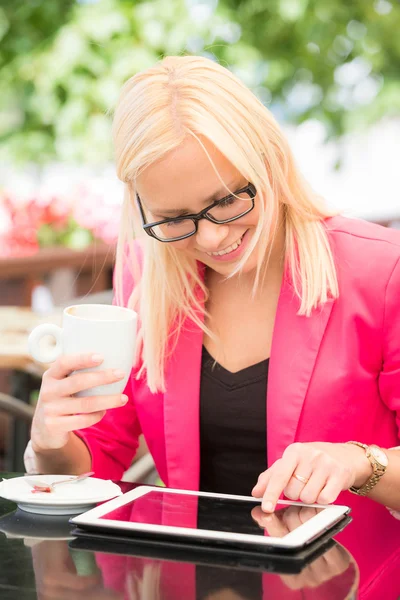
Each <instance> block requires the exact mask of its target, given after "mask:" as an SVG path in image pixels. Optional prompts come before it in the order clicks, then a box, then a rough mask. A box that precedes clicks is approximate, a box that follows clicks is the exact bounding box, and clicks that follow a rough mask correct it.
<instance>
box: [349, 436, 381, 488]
mask: <svg viewBox="0 0 400 600" xmlns="http://www.w3.org/2000/svg"><path fill="white" fill-rule="evenodd" d="M347 443H348V444H354V445H355V446H359V447H360V448H363V449H364V450H365V453H366V455H367V458H368V460H369V462H370V463H371V467H372V469H373V472H372V475H371V477H370V478H369V479H367V481H366V482H365V483H364V484H363V485H362V486H361V487H359V488H357V487H355V486H354V485H352V486H351V487H350V488H349V491H350V492H352V493H353V494H357V495H358V496H366V495H367V494H369V492H370V491H371V490H372V489H373V488H374V487H375V486H376V484H377V483H378V481H379V480H380V478H381V477H382V475H384V474H385V471H386V468H381V467H379V466H378V465H377V463H376V462H375V461H374V460H373V459H371V456H370V455H369V453H368V448H369V446H368V445H367V444H362V443H361V442H356V441H353V440H352V441H349V442H347Z"/></svg>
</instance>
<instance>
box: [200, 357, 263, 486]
mask: <svg viewBox="0 0 400 600" xmlns="http://www.w3.org/2000/svg"><path fill="white" fill-rule="evenodd" d="M268 364H269V359H266V360H264V361H262V362H260V363H257V364H255V365H252V366H251V367H247V368H246V369H242V370H241V371H238V372H237V373H231V372H230V371H228V370H227V369H225V368H224V367H222V366H221V365H220V364H218V363H216V362H215V360H214V358H213V357H212V356H211V355H210V354H209V353H208V351H207V350H206V348H205V347H203V355H202V367H201V382H200V490H202V491H205V492H217V493H222V494H240V495H250V494H251V490H252V488H253V487H254V486H255V484H256V483H257V478H258V476H259V475H260V473H262V471H265V469H266V468H267V435H266V421H267V415H266V395H267V380H268Z"/></svg>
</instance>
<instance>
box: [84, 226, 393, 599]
mask: <svg viewBox="0 0 400 600" xmlns="http://www.w3.org/2000/svg"><path fill="white" fill-rule="evenodd" d="M326 227H327V230H328V234H329V239H330V242H331V245H332V249H333V253H334V256H335V261H336V265H337V272H338V278H339V287H340V297H339V298H338V299H337V300H336V301H330V302H327V303H326V304H325V305H324V306H323V307H322V308H320V309H318V310H315V311H314V312H313V314H312V315H311V316H310V317H300V316H298V315H297V311H298V306H299V302H298V299H297V298H296V297H295V295H294V293H293V288H292V285H291V281H290V279H289V278H288V277H285V278H284V281H283V284H282V288H281V293H280V298H279V303H278V309H277V315H276V320H275V326H274V333H273V341H272V349H271V358H270V365H269V375H268V392H267V398H266V402H267V423H266V429H267V448H268V451H267V454H268V464H269V465H271V464H272V463H273V462H274V461H275V460H276V459H278V458H279V457H280V456H281V455H282V453H283V451H284V450H285V448H286V447H287V446H288V445H289V444H291V443H293V442H296V441H297V442H308V441H317V440H318V441H328V442H345V441H348V440H359V441H362V442H365V443H376V444H379V445H381V446H382V447H386V448H389V447H392V446H397V445H399V426H400V232H398V231H395V230H390V229H385V228H382V227H379V226H377V225H373V224H370V223H367V222H363V221H359V220H352V219H347V218H343V217H335V218H332V219H328V220H327V221H326ZM138 252H140V248H139V247H138ZM128 284H129V285H131V286H133V285H134V282H133V281H128ZM202 337H203V334H202V332H201V330H199V329H198V328H197V327H196V326H194V325H193V323H187V324H186V326H185V328H184V330H183V331H182V334H181V336H180V339H179V342H178V345H177V347H176V350H175V352H174V354H173V356H172V358H171V359H170V361H169V363H168V364H167V367H166V385H167V391H166V392H165V394H162V393H157V394H151V393H150V391H149V390H148V388H147V386H146V384H145V382H144V381H138V380H136V379H135V373H136V372H137V366H136V367H135V368H134V370H133V371H132V376H131V378H130V380H129V382H128V385H127V387H126V393H127V394H128V395H129V402H128V403H127V405H126V406H125V407H123V408H117V409H114V410H110V411H108V412H107V414H106V416H105V417H104V418H103V420H102V421H101V422H100V423H99V424H97V425H96V426H93V427H91V428H89V429H86V430H81V431H80V432H77V433H78V435H80V436H81V437H82V438H83V439H84V440H85V442H86V444H87V445H88V447H89V449H90V452H91V454H92V458H93V469H94V471H95V472H96V475H97V476H99V477H103V478H111V479H115V480H118V479H119V478H120V477H121V476H122V474H123V472H124V470H126V469H127V468H128V467H129V465H130V463H131V460H132V457H133V455H134V453H135V451H136V448H137V445H138V437H139V435H140V434H141V433H143V435H144V437H145V439H146V441H147V444H148V446H149V449H150V451H151V453H152V455H153V457H154V460H155V464H156V467H157V469H158V472H159V474H160V477H161V478H162V480H163V481H164V483H165V484H166V485H167V486H169V487H176V488H186V489H194V490H195V489H198V486H199V470H200V464H199V462H200V461H199V456H200V452H199V388H200V365H201V349H202ZM249 400H250V399H249ZM249 493H250V490H249ZM342 496H344V497H343V498H342V497H340V498H339V499H338V501H339V502H342V503H343V504H349V505H350V506H351V507H352V509H353V517H354V521H353V523H352V524H351V525H350V526H349V527H347V528H346V529H345V530H344V531H343V532H342V534H340V536H339V541H341V542H342V543H344V545H345V546H346V548H348V550H349V551H350V552H351V553H353V555H354V556H355V558H356V561H357V562H358V564H359V567H360V571H361V584H360V585H361V589H363V590H364V592H361V595H360V598H365V599H367V598H368V600H372V599H373V600H375V599H377V598H381V597H382V595H380V594H381V591H382V585H383V582H382V574H383V573H385V572H388V569H389V570H390V568H391V567H390V565H393V564H396V565H397V564H398V563H397V562H396V561H394V560H393V557H394V556H395V555H398V554H399V553H400V549H399V547H398V540H399V539H400V538H399V535H400V521H396V520H395V519H393V517H392V516H391V515H390V513H389V512H388V511H387V510H386V509H385V507H383V506H381V505H379V504H377V503H375V502H373V501H371V500H369V499H368V498H359V497H356V496H354V495H352V494H350V493H349V492H344V493H343V494H342ZM366 549H369V551H367V552H366V551H365V550H366ZM192 579H193V578H192ZM192 579H189V578H188V581H189V580H192ZM264 579H265V581H269V579H270V576H265V577H264ZM264 579H263V580H264ZM276 581H278V580H276ZM270 585H271V582H270V583H269V585H268V586H267V588H266V589H269V588H270ZM274 585H275V584H274ZM276 585H280V584H279V583H277V584H276ZM360 591H361V590H360ZM397 592H398V589H397ZM187 597H188V598H190V597H194V596H193V595H191V594H188V596H187ZM277 597H282V598H283V597H285V598H286V595H284V594H281V595H279V594H278V595H277ZM292 597H293V598H297V597H300V596H296V595H295V594H294V595H293V596H290V598H292ZM385 597H387V598H392V597H393V598H395V597H397V595H396V596H395V595H394V594H393V595H391V594H388V595H387V596H386V595H385Z"/></svg>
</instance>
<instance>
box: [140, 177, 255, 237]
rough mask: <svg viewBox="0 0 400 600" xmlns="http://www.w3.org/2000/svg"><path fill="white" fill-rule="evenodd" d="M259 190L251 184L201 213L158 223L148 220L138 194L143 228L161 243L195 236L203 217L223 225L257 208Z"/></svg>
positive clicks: (214, 203)
mask: <svg viewBox="0 0 400 600" xmlns="http://www.w3.org/2000/svg"><path fill="white" fill-rule="evenodd" d="M256 193H257V191H256V188H255V186H254V185H253V184H252V183H248V184H247V185H246V186H244V187H242V188H240V190H237V192H235V193H234V194H229V195H228V196H225V197H224V198H221V200H217V201H216V202H213V203H212V204H210V206H207V207H206V208H205V209H204V210H202V211H200V212H199V213H197V214H190V215H184V216H182V217H173V218H170V219H163V220H162V221H156V222H155V223H147V220H146V215H145V214H144V210H143V206H142V202H141V200H140V197H139V194H136V198H137V203H138V206H139V210H140V215H141V217H142V222H143V229H144V230H145V232H146V233H147V235H150V236H151V237H153V238H155V239H156V240H159V241H160V242H177V241H179V240H184V239H185V238H188V237H190V236H192V235H195V233H197V229H198V223H199V221H200V219H207V220H208V221H211V222H212V223H216V224H218V225H223V224H224V223H231V222H232V221H236V219H240V218H241V217H244V215H247V214H248V213H249V212H250V211H251V210H253V208H254V198H255V196H256Z"/></svg>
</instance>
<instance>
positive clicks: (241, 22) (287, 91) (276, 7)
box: [0, 0, 400, 163]
mask: <svg viewBox="0 0 400 600" xmlns="http://www.w3.org/2000/svg"><path fill="white" fill-rule="evenodd" d="M399 31H400V8H399V5H398V3H397V2H394V0H393V2H390V1H389V0H375V1H374V2H372V1H370V0H352V1H351V2H349V1H348V0H219V2H218V0H149V1H138V0H136V1H133V0H129V1H128V0H97V1H95V0H80V1H77V0H3V2H2V3H0V158H11V159H13V160H18V161H25V160H34V161H36V162H39V163H44V162H46V161H48V160H51V159H54V158H56V159H58V160H65V161H85V162H88V163H93V162H103V161H105V160H108V159H110V157H111V156H112V148H111V138H110V120H111V119H110V111H112V109H113V106H114V105H115V101H116V99H117V97H118V92H119V89H120V87H121V85H122V84H123V82H124V81H125V80H126V79H128V78H129V77H130V76H131V75H133V74H134V73H135V72H137V71H139V70H142V69H145V68H146V67H148V66H150V65H152V64H153V63H154V62H155V61H156V60H157V59H159V58H160V57H162V56H163V55H166V54H182V53H192V54H205V55H208V56H213V57H215V58H216V59H217V60H219V61H221V63H222V64H224V65H226V66H228V67H229V68H231V69H232V70H233V71H234V72H236V73H237V74H238V75H239V76H240V77H241V78H242V79H243V80H244V81H245V83H247V84H248V85H249V86H250V87H251V88H252V89H253V90H254V91H255V93H256V94H257V95H258V96H259V97H260V98H261V100H262V101H263V102H264V103H265V104H266V105H267V106H269V107H270V108H271V110H272V111H273V112H274V113H275V114H276V116H277V117H278V119H279V120H286V121H291V122H294V123H300V122H302V121H303V120H305V119H309V118H316V119H319V120H321V121H322V122H323V123H324V124H325V125H326V131H327V134H328V136H338V135H341V134H343V133H344V132H346V131H349V130H351V129H352V128H354V127H365V126H366V125H368V124H369V123H371V122H373V121H376V120H378V119H379V118H381V117H382V116H384V115H391V114H398V113H399V112H400V79H399V65H400V35H399Z"/></svg>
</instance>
